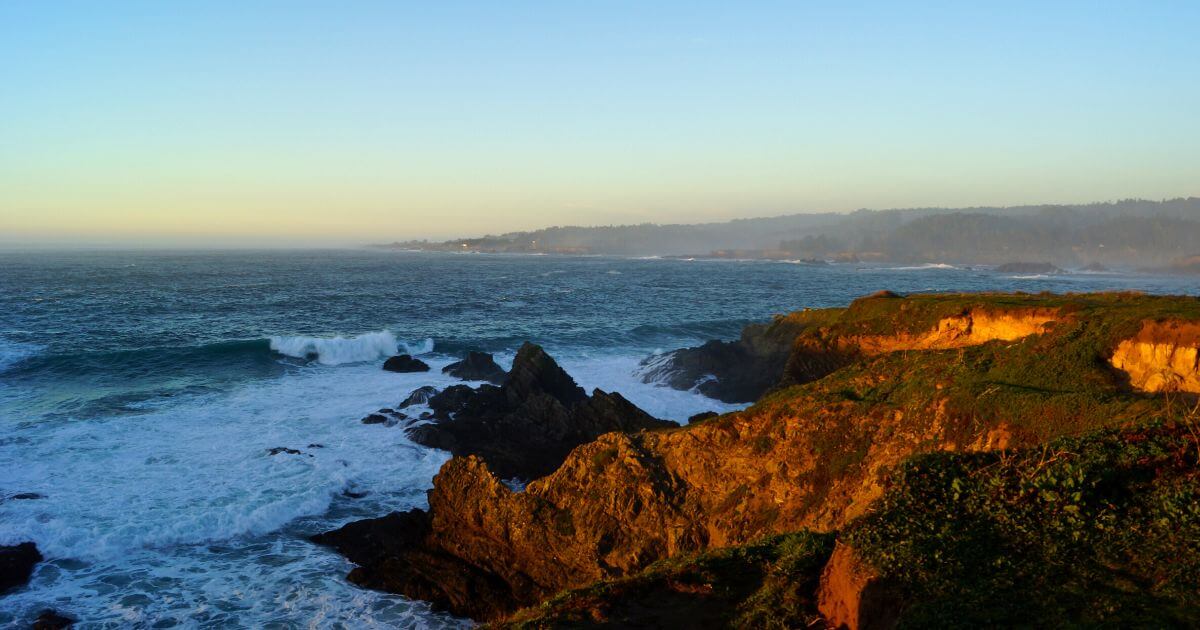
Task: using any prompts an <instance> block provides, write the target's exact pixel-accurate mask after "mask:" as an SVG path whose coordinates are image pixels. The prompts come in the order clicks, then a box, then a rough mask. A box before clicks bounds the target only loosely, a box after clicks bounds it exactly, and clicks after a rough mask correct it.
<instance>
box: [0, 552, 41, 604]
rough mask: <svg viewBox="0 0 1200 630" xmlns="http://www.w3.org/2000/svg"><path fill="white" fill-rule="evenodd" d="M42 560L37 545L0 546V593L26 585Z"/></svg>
mask: <svg viewBox="0 0 1200 630" xmlns="http://www.w3.org/2000/svg"><path fill="white" fill-rule="evenodd" d="M42 560H43V558H42V554H41V552H40V551H38V548H37V545H35V544H33V543H31V542H23V543H21V544H19V545H7V546H3V545H0V593H5V592H8V591H10V590H12V589H14V588H16V587H18V586H24V585H25V584H28V583H29V578H30V577H32V576H33V569H34V567H36V566H37V563H39V562H41V561H42Z"/></svg>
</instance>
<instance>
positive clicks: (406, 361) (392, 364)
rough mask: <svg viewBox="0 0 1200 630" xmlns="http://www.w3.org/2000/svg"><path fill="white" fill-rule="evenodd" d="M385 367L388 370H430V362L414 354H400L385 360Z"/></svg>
mask: <svg viewBox="0 0 1200 630" xmlns="http://www.w3.org/2000/svg"><path fill="white" fill-rule="evenodd" d="M383 369H385V370H387V371H388V372H428V371H429V364H427V363H425V362H424V361H422V360H420V359H416V358H413V356H412V355H408V354H398V355H396V356H394V357H391V358H390V359H388V360H387V361H384V362H383Z"/></svg>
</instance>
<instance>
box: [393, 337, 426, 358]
mask: <svg viewBox="0 0 1200 630" xmlns="http://www.w3.org/2000/svg"><path fill="white" fill-rule="evenodd" d="M400 347H401V348H404V352H405V353H407V354H411V355H413V356H414V357H415V356H418V355H422V354H429V353H430V352H433V337H428V338H426V339H423V340H422V341H420V342H418V343H408V342H406V341H401V342H400Z"/></svg>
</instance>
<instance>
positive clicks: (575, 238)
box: [389, 197, 1200, 267]
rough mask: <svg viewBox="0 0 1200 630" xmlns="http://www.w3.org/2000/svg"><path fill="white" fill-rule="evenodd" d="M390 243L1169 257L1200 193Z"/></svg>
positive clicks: (985, 260) (1196, 223)
mask: <svg viewBox="0 0 1200 630" xmlns="http://www.w3.org/2000/svg"><path fill="white" fill-rule="evenodd" d="M389 246H390V247H400V248H412V249H427V250H429V249H432V250H442V251H483V252H525V253H536V252H547V253H567V254H618V255H643V256H648V255H662V256H669V255H726V256H747V257H752V256H760V257H772V258H780V257H795V258H822V259H825V258H858V259H864V260H880V261H895V262H947V263H979V264H1000V263H1005V262H1014V261H1045V262H1052V263H1054V264H1056V265H1059V266H1083V265H1087V264H1092V263H1096V264H1103V265H1115V266H1133V267H1147V266H1164V265H1169V264H1171V263H1172V262H1174V261H1178V260H1180V259H1182V258H1185V257H1188V256H1194V255H1197V254H1200V198H1196V197H1189V198H1181V199H1171V200H1165V201H1148V200H1143V199H1127V200H1122V201H1118V202H1111V203H1095V204H1086V205H1049V206H1018V207H1007V208H1001V207H979V208H911V209H902V210H858V211H855V212H851V213H848V214H838V213H820V214H794V215H785V216H778V217H769V218H758V219H739V220H735V221H728V222H724V223H704V224H674V225H658V224H653V223H643V224H640V225H621V226H599V227H575V226H565V227H557V226H556V227H549V228H544V229H540V230H533V231H528V232H511V233H507V234H500V235H489V236H483V237H476V238H466V239H459V240H452V241H443V242H437V243H431V242H427V241H408V242H398V243H393V244H391V245H389Z"/></svg>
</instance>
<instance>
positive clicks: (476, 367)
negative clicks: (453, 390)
mask: <svg viewBox="0 0 1200 630" xmlns="http://www.w3.org/2000/svg"><path fill="white" fill-rule="evenodd" d="M442 373H443V374H449V375H450V376H453V377H456V378H460V379H462V380H464V381H487V382H489V383H494V384H496V385H499V384H501V383H503V382H504V379H505V377H506V376H507V374H505V372H504V368H502V367H500V366H499V365H498V364H497V363H496V360H495V359H494V358H492V355H490V354H488V353H486V352H469V353H467V356H466V357H465V358H463V359H462V360H461V361H455V362H454V363H451V364H450V365H447V366H446V367H444V368H442Z"/></svg>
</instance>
